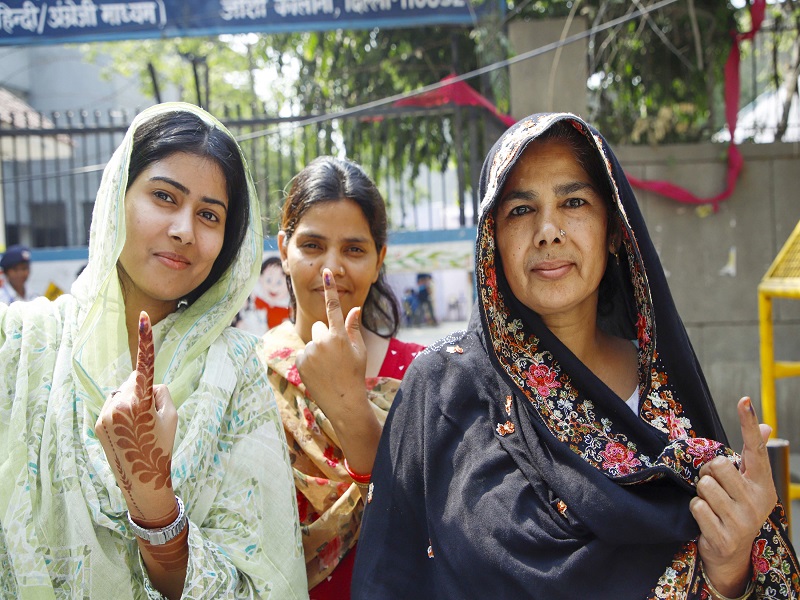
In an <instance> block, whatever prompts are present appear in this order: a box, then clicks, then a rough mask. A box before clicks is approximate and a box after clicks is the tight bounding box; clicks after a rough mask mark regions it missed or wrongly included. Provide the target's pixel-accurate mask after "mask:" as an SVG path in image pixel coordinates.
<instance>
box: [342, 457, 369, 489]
mask: <svg viewBox="0 0 800 600" xmlns="http://www.w3.org/2000/svg"><path fill="white" fill-rule="evenodd" d="M344 468H345V471H347V474H348V475H350V478H351V479H352V480H353V481H355V482H356V483H363V484H365V485H366V484H368V483H369V482H370V479H372V473H367V474H366V475H360V474H359V473H354V472H353V471H352V469H350V465H348V464H347V459H346V458H345V459H344Z"/></svg>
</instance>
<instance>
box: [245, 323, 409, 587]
mask: <svg viewBox="0 0 800 600" xmlns="http://www.w3.org/2000/svg"><path fill="white" fill-rule="evenodd" d="M304 347H305V344H304V343H303V341H302V340H301V339H300V337H299V336H298V335H297V333H295V330H294V325H293V324H292V323H289V322H285V323H283V324H281V325H280V326H278V327H276V328H275V329H271V330H269V331H268V332H267V333H266V335H264V337H263V338H262V342H261V344H260V345H259V354H260V356H261V359H262V360H263V361H264V364H265V365H266V366H267V375H268V378H269V382H270V384H271V385H272V389H273V391H274V392H275V400H276V401H277V403H278V409H279V410H280V413H281V419H282V420H283V427H284V429H285V431H286V440H287V442H288V444H289V456H290V459H291V463H292V466H293V467H294V482H295V487H296V491H297V506H298V509H299V514H300V525H301V529H302V532H303V549H304V551H305V557H306V572H307V574H308V587H309V589H311V588H313V587H314V586H315V585H317V584H318V583H320V582H321V581H323V580H324V579H325V578H326V577H328V576H329V575H330V574H331V572H332V571H333V570H334V569H335V568H336V566H337V565H338V564H339V561H340V560H341V559H342V558H343V557H344V555H345V554H347V552H348V550H350V548H352V547H353V546H354V545H355V543H356V541H357V540H358V534H359V531H360V529H361V515H362V513H363V511H364V502H363V500H362V497H361V493H360V491H359V489H358V486H356V485H355V483H353V480H352V479H351V478H350V476H349V475H348V474H347V471H346V470H345V468H344V455H343V454H342V450H341V448H340V447H339V440H338V439H337V437H336V432H334V430H333V427H332V426H331V424H330V421H329V420H328V418H327V417H326V416H325V414H324V413H323V412H322V410H320V408H319V407H318V406H317V405H316V404H315V403H314V401H313V400H311V399H310V398H308V397H307V396H306V393H305V386H304V385H303V383H302V382H301V381H300V376H299V375H298V373H297V367H296V366H295V357H296V356H297V352H298V351H299V350H302V349H303V348H304ZM366 383H367V393H368V397H369V400H370V402H371V403H372V407H373V409H374V410H375V414H376V415H377V416H378V420H379V421H380V422H381V424H383V423H384V421H385V420H386V415H387V413H388V412H389V408H390V407H391V405H392V401H393V400H394V396H395V394H396V393H397V390H398V389H399V387H400V380H399V379H393V378H389V377H375V378H368V379H367V380H366Z"/></svg>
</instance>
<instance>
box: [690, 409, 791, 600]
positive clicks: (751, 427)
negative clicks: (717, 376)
mask: <svg viewBox="0 0 800 600" xmlns="http://www.w3.org/2000/svg"><path fill="white" fill-rule="evenodd" d="M737 410H738V413H739V422H740V423H741V427H742V438H743V440H744V448H743V450H742V463H741V467H740V468H739V469H738V470H737V469H736V467H735V466H734V465H733V463H731V462H730V461H729V460H728V459H726V458H724V457H719V456H718V457H717V458H715V459H714V460H712V461H710V462H709V463H707V464H705V465H704V466H703V467H702V469H700V480H699V481H698V483H697V496H696V497H695V498H693V499H692V501H691V502H690V503H689V508H690V510H691V511H692V515H694V518H695V520H696V521H697V524H698V525H699V526H700V537H699V539H698V550H699V552H700V558H701V560H702V561H703V568H704V570H705V573H706V576H707V577H708V578H709V579H710V580H711V583H712V584H713V585H714V587H715V588H717V589H718V590H719V591H720V592H721V593H722V594H725V595H726V596H730V597H737V596H739V595H741V593H742V592H743V591H744V589H745V587H746V586H747V583H748V581H749V579H750V577H751V564H750V562H751V558H750V554H751V551H752V547H753V541H754V540H755V538H756V536H757V535H758V534H759V531H760V530H761V526H762V525H763V524H764V522H765V521H766V519H767V517H768V516H769V514H770V513H771V512H772V509H773V508H774V507H775V503H776V502H777V501H778V495H777V493H776V491H775V484H774V482H773V480H772V469H771V468H770V464H769V457H768V455H767V445H766V442H767V439H769V435H770V433H771V432H772V429H771V428H770V427H769V426H768V425H763V424H761V425H759V422H758V417H756V413H755V410H754V409H753V405H752V401H751V400H750V398H746V397H745V398H742V399H741V400H739V405H738V407H737Z"/></svg>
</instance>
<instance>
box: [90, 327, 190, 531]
mask: <svg viewBox="0 0 800 600" xmlns="http://www.w3.org/2000/svg"><path fill="white" fill-rule="evenodd" d="M154 368H155V352H154V349H153V330H152V328H151V326H150V318H149V317H148V315H147V313H145V312H142V314H141V316H140V317H139V351H138V354H137V358H136V370H135V371H133V372H132V373H131V375H130V377H128V379H127V380H126V381H125V382H124V383H123V384H122V385H120V387H119V389H118V390H116V391H114V392H112V393H111V395H110V396H109V397H108V399H107V400H106V402H105V404H104V405H103V408H102V409H101V411H100V415H99V417H98V418H97V423H96V424H95V434H96V435H97V438H98V439H99V440H100V444H101V445H102V446H103V450H104V451H105V454H106V459H107V460H108V462H109V465H110V466H111V469H112V470H113V472H114V476H115V477H116V480H117V484H118V485H119V487H120V489H122V492H123V494H124V496H125V501H126V503H127V504H128V510H129V512H130V513H131V516H132V517H133V518H134V519H137V520H141V521H145V522H149V521H158V520H162V519H169V518H170V516H172V518H173V519H174V516H175V514H176V513H177V507H176V504H175V494H174V492H173V490H172V474H171V466H172V446H173V444H174V442H175V432H176V430H177V426H178V413H177V411H176V410H175V406H174V405H173V403H172V398H171V397H170V394H169V390H168V389H167V387H166V386H165V385H156V386H154V385H153V373H154Z"/></svg>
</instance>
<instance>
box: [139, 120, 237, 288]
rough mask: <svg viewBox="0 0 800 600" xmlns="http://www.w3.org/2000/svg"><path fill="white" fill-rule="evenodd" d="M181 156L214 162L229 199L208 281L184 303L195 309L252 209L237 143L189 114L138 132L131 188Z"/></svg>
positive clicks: (225, 264) (226, 264)
mask: <svg viewBox="0 0 800 600" xmlns="http://www.w3.org/2000/svg"><path fill="white" fill-rule="evenodd" d="M179 152H183V153H186V154H194V155H196V156H201V157H204V158H210V159H211V160H213V161H214V162H215V163H216V164H217V165H218V166H219V168H220V170H221V171H222V174H223V175H224V177H225V186H226V191H227V194H228V212H227V216H226V218H225V237H224V239H223V242H222V249H221V250H220V252H219V255H218V256H217V258H216V260H215V261H214V264H213V265H212V266H211V271H210V272H209V274H208V277H206V279H205V281H203V283H201V284H200V285H199V286H197V287H196V288H195V289H194V290H192V291H191V292H189V294H187V295H186V297H185V298H182V300H186V302H187V303H188V304H192V303H193V302H194V301H195V300H197V299H198V298H199V297H200V296H202V295H203V294H204V293H205V292H206V291H207V290H208V289H209V288H211V286H213V285H214V284H215V283H216V282H217V281H219V279H220V277H222V274H223V273H225V271H227V270H228V268H230V266H231V265H232V264H233V261H234V259H235V258H236V255H237V254H238V253H239V250H240V249H241V247H242V243H243V242H244V238H245V234H246V233H247V228H248V226H249V225H250V204H249V194H248V189H247V175H246V173H245V165H244V161H243V159H242V156H241V154H240V152H239V147H238V146H237V145H236V142H235V141H234V140H233V139H232V138H231V137H230V136H229V135H228V134H227V133H225V132H223V131H222V130H221V129H218V128H217V127H214V126H213V125H212V124H209V123H207V122H205V121H204V120H203V119H202V118H200V117H199V116H198V115H196V114H194V113H191V112H186V111H174V112H165V113H162V114H159V115H157V116H155V117H153V118H152V119H150V120H148V121H145V122H144V123H142V124H141V125H140V126H139V127H138V128H137V129H136V131H135V133H134V134H133V150H132V152H131V159H130V166H129V168H128V188H130V186H131V185H132V184H133V182H134V181H136V178H137V177H138V176H139V175H140V174H141V173H142V171H144V170H145V169H146V168H147V167H149V166H150V165H151V164H153V163H154V162H157V161H159V160H163V159H165V158H167V157H168V156H171V155H172V154H176V153H179Z"/></svg>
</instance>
